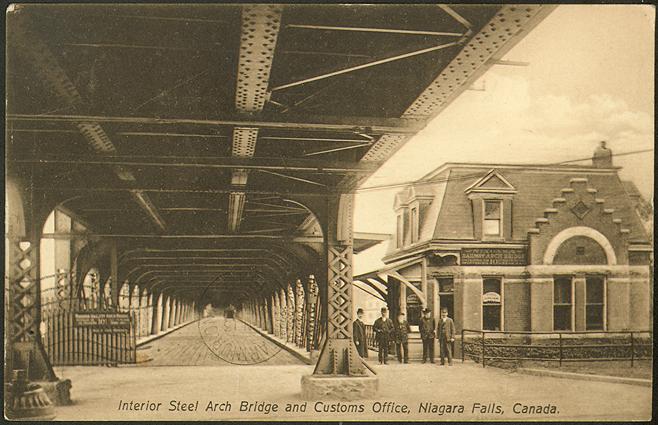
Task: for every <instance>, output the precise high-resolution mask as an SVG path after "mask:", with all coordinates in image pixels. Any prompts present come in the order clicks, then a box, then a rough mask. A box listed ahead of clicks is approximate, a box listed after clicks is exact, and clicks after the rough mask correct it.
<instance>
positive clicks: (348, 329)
mask: <svg viewBox="0 0 658 425" xmlns="http://www.w3.org/2000/svg"><path fill="white" fill-rule="evenodd" d="M328 204H329V205H328V220H327V231H326V250H325V255H326V261H327V288H326V289H327V291H326V294H327V299H326V301H324V300H323V302H326V303H327V313H328V317H327V339H326V342H325V344H324V347H323V348H322V352H321V353H320V357H319V359H318V362H317V364H316V367H315V370H314V372H313V374H314V375H326V374H329V375H345V376H365V375H366V369H365V366H364V364H363V362H362V360H361V357H359V355H358V353H357V351H356V346H355V345H354V342H353V340H352V243H353V236H352V214H353V209H354V196H353V195H341V196H340V197H337V198H333V199H331V200H330V201H329V203H328Z"/></svg>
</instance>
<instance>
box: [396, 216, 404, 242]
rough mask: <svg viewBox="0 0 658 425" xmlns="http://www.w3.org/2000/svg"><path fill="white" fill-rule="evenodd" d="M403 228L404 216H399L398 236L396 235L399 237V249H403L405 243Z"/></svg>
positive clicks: (397, 240)
mask: <svg viewBox="0 0 658 425" xmlns="http://www.w3.org/2000/svg"><path fill="white" fill-rule="evenodd" d="M402 226H403V223H402V215H399V214H398V218H397V234H396V236H397V238H396V247H397V248H401V247H402V243H403V241H404V228H403V227H402Z"/></svg>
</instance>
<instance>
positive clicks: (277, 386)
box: [56, 318, 651, 421]
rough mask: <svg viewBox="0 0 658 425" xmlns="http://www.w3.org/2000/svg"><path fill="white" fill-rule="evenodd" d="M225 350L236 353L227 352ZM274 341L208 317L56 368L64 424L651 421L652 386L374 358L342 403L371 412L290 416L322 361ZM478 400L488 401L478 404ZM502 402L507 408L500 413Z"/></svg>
mask: <svg viewBox="0 0 658 425" xmlns="http://www.w3.org/2000/svg"><path fill="white" fill-rule="evenodd" d="M263 344H265V345H263ZM267 344H272V346H270V345H267ZM247 345H251V346H254V345H256V346H261V349H260V351H256V352H252V353H249V352H246V351H244V350H243V347H245V346H247ZM218 346H221V347H230V349H224V350H223V351H222V350H221V349H219V348H218ZM274 347H276V346H275V345H274V344H273V343H271V342H270V341H267V340H266V339H265V338H263V337H262V336H260V335H258V334H257V333H256V332H255V331H253V329H250V328H249V327H247V326H240V325H239V322H237V321H234V320H225V319H223V318H208V319H202V320H201V321H200V322H199V323H193V324H190V325H188V326H185V327H183V328H180V329H178V330H176V331H175V332H172V333H170V334H168V335H165V336H163V337H162V338H160V339H158V340H154V341H151V342H149V343H148V344H147V346H146V347H143V349H142V350H141V351H140V356H139V357H140V359H141V360H142V361H144V362H143V363H140V364H139V365H136V366H135V365H131V366H122V367H114V368H108V367H62V368H56V371H57V373H58V375H59V376H61V377H63V378H68V379H71V380H72V382H73V388H72V390H71V396H72V398H73V400H74V404H73V405H71V406H58V407H57V408H56V413H57V417H56V420H188V421H191V420H249V419H260V420H266V421H267V420H274V421H276V420H306V419H312V420H327V421H331V420H335V421H347V420H398V421H405V420H431V421H446V420H452V421H454V420H457V421H460V420H498V421H500V420H512V421H514V420H546V419H548V420H562V421H565V420H571V421H578V420H580V421H582V420H617V421H621V420H625V421H628V420H648V419H649V418H650V417H651V388H649V387H642V386H635V385H627V384H619V383H604V382H592V381H581V380H572V379H559V378H553V377H539V376H529V375H522V374H517V373H514V372H510V371H507V370H502V369H497V368H494V367H487V368H482V366H481V365H478V364H475V363H471V362H466V363H461V362H460V361H457V362H455V365H454V366H452V367H448V366H439V365H438V364H420V363H415V362H414V363H410V364H404V365H403V364H398V363H397V362H395V361H391V362H389V365H378V364H373V368H374V369H375V370H376V372H377V374H378V377H379V393H378V396H377V397H376V399H373V400H362V401H361V400H359V401H357V400H350V401H343V402H340V403H342V405H343V406H345V405H350V406H354V405H362V406H363V412H362V413H331V412H327V411H324V407H326V406H331V405H333V404H334V403H337V402H331V401H327V400H313V401H308V402H307V404H306V411H305V412H296V413H289V412H285V411H284V409H285V406H286V404H287V403H298V404H299V403H304V401H303V400H302V399H301V395H300V392H301V390H300V389H301V384H300V380H301V377H302V376H303V375H308V374H311V373H312V371H313V366H309V365H305V364H301V362H300V361H299V360H297V359H296V358H295V357H293V356H292V355H291V354H289V353H287V352H286V351H285V350H279V349H278V347H277V348H274ZM223 358H226V359H223ZM263 359H265V360H263ZM145 360H148V361H145ZM258 360H260V361H259V362H258ZM371 360H372V359H371ZM245 363H248V364H245ZM371 363H372V362H371ZM240 364H242V365H240ZM146 365H148V366H149V367H144V366H146ZM154 366H158V367H154ZM218 366H220V367H218ZM130 402H132V403H133V405H134V404H141V403H153V404H152V406H155V405H157V404H158V403H160V407H159V408H158V409H157V410H139V411H137V410H126V409H121V408H120V406H121V405H122V403H130ZM177 402H183V403H192V404H193V405H196V410H195V411H182V410H170V409H172V406H176V405H177ZM223 402H229V403H230V404H231V410H230V411H219V410H217V411H213V410H212V409H210V410H207V407H208V404H209V403H211V404H212V403H219V404H220V405H221V403H223ZM242 402H248V403H253V402H265V403H276V404H278V406H279V411H278V412H276V413H274V412H270V413H269V414H266V413H264V412H253V411H251V412H245V411H240V405H241V403H242ZM378 402H379V403H384V402H395V403H396V405H397V406H401V405H402V404H405V405H407V406H408V409H409V413H383V412H380V413H375V412H373V410H374V409H376V403H378ZM317 403H319V404H317ZM422 403H434V404H436V405H463V406H464V407H463V413H459V412H455V413H450V412H446V408H445V407H443V408H437V411H435V412H432V411H431V406H429V405H428V404H425V406H429V410H427V411H422V409H421V404H422ZM476 403H479V406H481V407H479V408H474V405H475V404H476ZM516 403H521V404H522V405H532V406H535V405H553V406H555V408H556V410H557V412H555V413H553V414H537V415H528V414H523V413H515V412H514V410H517V411H518V410H520V409H522V408H521V407H519V406H518V405H517V407H515V404H516ZM494 406H500V409H501V412H496V410H495V409H496V408H495V407H494ZM316 409H318V410H319V411H318V410H316ZM438 409H443V413H440V412H441V410H438ZM481 409H485V412H484V413H483V411H481Z"/></svg>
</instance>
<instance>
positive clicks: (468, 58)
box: [362, 4, 556, 161]
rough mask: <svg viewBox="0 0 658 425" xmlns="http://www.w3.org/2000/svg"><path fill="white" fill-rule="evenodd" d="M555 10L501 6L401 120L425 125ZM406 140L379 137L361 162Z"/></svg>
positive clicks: (380, 156)
mask: <svg viewBox="0 0 658 425" xmlns="http://www.w3.org/2000/svg"><path fill="white" fill-rule="evenodd" d="M555 7H556V6H554V5H542V4H525V5H505V6H502V7H501V8H500V10H499V11H498V13H496V15H495V16H494V17H493V18H492V19H491V20H490V21H489V22H488V23H487V24H486V25H485V26H484V27H482V29H480V31H478V32H477V33H475V34H474V35H473V36H472V37H471V38H470V40H469V41H468V42H467V43H466V45H465V46H464V47H463V48H462V49H461V51H460V52H459V53H458V54H457V56H455V58H454V59H453V60H452V61H451V62H450V63H449V64H448V66H446V67H445V68H444V69H443V70H442V71H441V73H440V74H439V75H438V76H437V77H436V78H435V79H434V81H432V83H430V85H429V86H428V87H427V88H426V89H425V90H424V91H423V92H422V93H421V94H420V96H418V98H417V99H416V100H415V101H414V102H413V103H412V104H411V105H410V106H409V107H408V108H407V110H406V111H405V112H404V114H402V117H401V118H403V119H417V120H419V122H423V123H425V124H427V123H428V122H429V121H430V120H431V119H432V118H434V117H435V116H436V115H438V114H439V113H440V112H441V111H443V109H445V108H446V107H447V106H448V105H449V104H450V103H451V102H452V101H454V100H455V99H456V98H457V97H458V96H459V95H460V94H461V93H462V92H463V91H464V90H465V89H466V88H468V87H469V86H470V85H471V84H473V82H474V81H475V80H477V79H478V78H479V77H480V76H481V75H482V74H484V73H485V72H486V71H487V70H488V69H489V68H490V67H491V66H492V65H493V64H494V63H495V62H496V60H499V59H502V57H503V56H504V55H505V53H507V52H508V51H509V50H510V49H511V48H512V47H513V46H514V45H516V44H517V43H518V42H519V41H520V40H521V39H522V38H523V37H524V36H525V35H526V34H527V33H528V32H529V31H530V30H531V29H532V28H534V27H535V26H536V25H537V24H538V23H539V22H541V21H542V20H543V19H544V18H545V17H546V16H548V14H549V13H550V12H551V11H552V10H553V9H554V8H555ZM443 10H444V11H446V12H447V13H449V14H450V15H451V16H452V17H453V18H455V19H457V20H458V21H459V22H461V23H462V24H463V25H464V26H466V27H469V26H470V23H468V22H467V21H465V20H463V18H461V17H460V16H459V15H457V14H456V13H454V10H452V9H451V8H450V7H448V6H445V7H443ZM463 21H464V22H463ZM408 139H409V137H407V136H405V135H401V134H386V135H383V136H382V137H381V138H380V139H379V140H378V141H377V142H376V143H375V144H374V145H373V146H372V147H371V148H370V150H369V151H368V153H366V155H364V157H363V158H362V161H382V160H385V159H387V158H389V157H390V156H391V155H392V154H393V153H395V152H396V151H397V150H398V149H399V148H400V147H401V146H402V145H403V144H404V143H405V142H406V141H407V140H408Z"/></svg>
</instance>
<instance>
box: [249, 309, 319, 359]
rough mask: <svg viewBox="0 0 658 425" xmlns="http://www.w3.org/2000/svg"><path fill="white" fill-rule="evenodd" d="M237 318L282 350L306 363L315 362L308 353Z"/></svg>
mask: <svg viewBox="0 0 658 425" xmlns="http://www.w3.org/2000/svg"><path fill="white" fill-rule="evenodd" d="M238 320H239V321H241V322H242V323H244V324H245V325H247V326H249V327H250V328H251V329H253V330H255V331H256V332H258V333H259V334H260V335H261V336H263V337H265V338H267V339H268V340H270V341H272V342H273V343H275V344H276V345H278V346H279V347H281V348H283V349H284V350H286V351H288V352H289V353H290V354H292V355H293V356H295V357H297V358H298V359H299V360H301V361H303V362H304V363H306V364H308V365H313V364H315V361H313V359H311V357H310V355H309V354H308V353H306V352H304V353H302V352H300V351H298V350H297V349H296V348H295V347H290V346H289V345H287V344H285V343H283V342H281V341H279V340H278V339H276V338H275V337H273V336H272V335H270V334H268V333H267V332H264V331H262V330H261V329H258V328H257V327H255V326H253V325H252V324H250V323H247V322H245V321H244V320H242V319H238Z"/></svg>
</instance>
